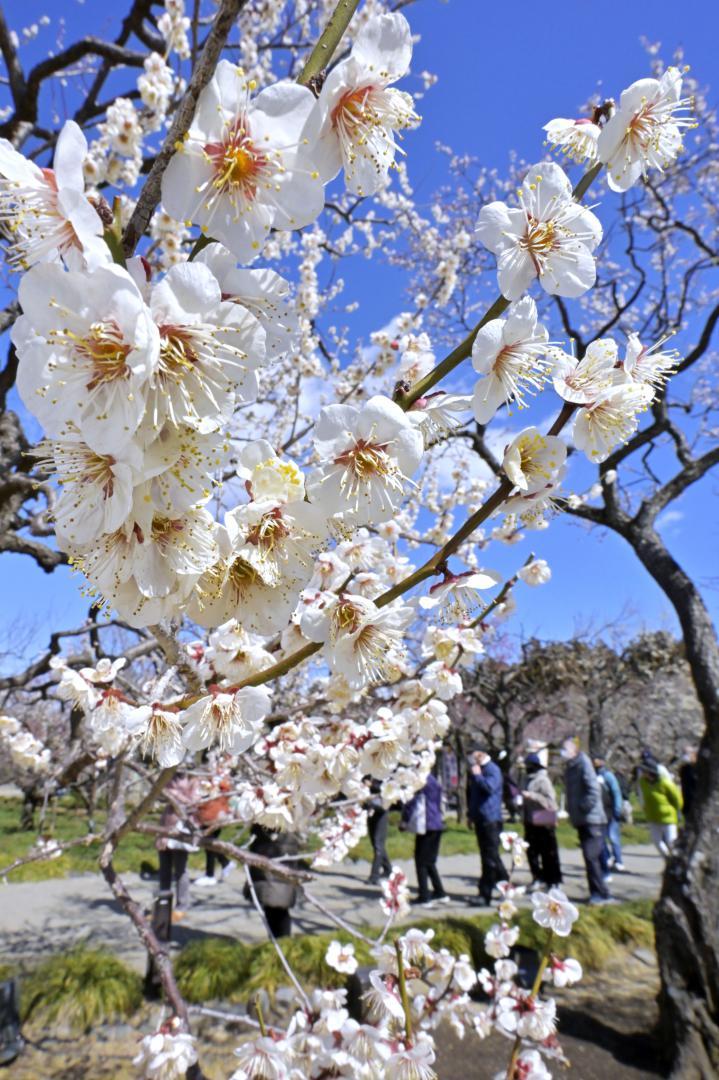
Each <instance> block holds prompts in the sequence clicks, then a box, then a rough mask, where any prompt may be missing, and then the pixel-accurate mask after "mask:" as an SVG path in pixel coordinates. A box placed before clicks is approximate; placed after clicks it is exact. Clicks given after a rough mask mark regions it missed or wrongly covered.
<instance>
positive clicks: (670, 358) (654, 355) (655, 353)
mask: <svg viewBox="0 0 719 1080" xmlns="http://www.w3.org/2000/svg"><path fill="white" fill-rule="evenodd" d="M668 337H669V335H667V337H663V338H662V339H661V340H660V341H657V342H656V344H655V345H649V346H646V345H642V343H641V341H640V340H639V335H638V334H631V333H630V334H628V335H627V338H628V340H627V348H626V352H625V353H624V360H623V361H622V368H623V370H624V372H625V374H626V375H627V376H628V377H629V378H630V379H631V381H632V382H639V383H646V384H647V385H648V386H653V387H655V389H657V390H658V389H660V387H662V386H664V384H665V383H666V381H667V379H668V378H669V376H670V375H671V374H672V373H673V372H674V371H676V369H677V365H678V364H679V361H680V356H679V353H678V352H677V351H676V349H669V350H668V351H666V352H663V351H660V350H661V347H662V345H663V344H664V343H665V342H666V341H667V340H668Z"/></svg>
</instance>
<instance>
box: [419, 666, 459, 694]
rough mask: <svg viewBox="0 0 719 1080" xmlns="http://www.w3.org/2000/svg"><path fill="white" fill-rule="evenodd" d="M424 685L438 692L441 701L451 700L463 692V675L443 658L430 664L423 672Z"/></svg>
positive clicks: (434, 692)
mask: <svg viewBox="0 0 719 1080" xmlns="http://www.w3.org/2000/svg"><path fill="white" fill-rule="evenodd" d="M422 685H423V686H424V687H425V689H426V690H429V691H430V692H431V693H433V694H436V696H437V697H438V698H439V699H440V701H451V700H452V698H453V697H456V696H457V694H461V693H462V676H461V675H460V674H459V672H458V671H455V670H454V668H451V667H448V666H447V665H446V664H445V663H444V661H443V660H435V662H434V663H433V664H428V665H427V667H426V668H425V669H424V671H423V673H422Z"/></svg>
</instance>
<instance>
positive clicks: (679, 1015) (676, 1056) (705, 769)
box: [623, 520, 719, 1080]
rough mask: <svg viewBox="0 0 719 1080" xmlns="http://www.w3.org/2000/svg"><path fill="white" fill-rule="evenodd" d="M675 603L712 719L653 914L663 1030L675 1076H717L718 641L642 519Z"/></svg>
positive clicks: (649, 561) (645, 543) (646, 559)
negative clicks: (685, 818)
mask: <svg viewBox="0 0 719 1080" xmlns="http://www.w3.org/2000/svg"><path fill="white" fill-rule="evenodd" d="M623 534H624V536H625V538H626V539H627V540H628V541H629V543H630V544H631V545H632V547H633V548H634V550H635V551H636V553H637V555H638V557H639V559H640V560H641V562H642V563H643V565H644V566H645V567H646V569H647V570H648V571H649V573H650V574H651V575H652V577H653V578H654V580H655V581H656V582H657V584H658V585H659V586H660V587H661V589H662V590H663V591H664V592H665V593H666V595H667V596H668V597H669V599H670V600H671V602H672V604H673V606H674V609H675V610H676V613H677V615H678V617H679V621H680V623H681V626H682V631H683V633H684V643H685V649H686V658H687V661H688V663H689V666H690V668H691V672H692V678H693V680H694V685H695V687H696V692H697V695H698V697H699V701H700V702H701V705H702V707H703V710H704V715H705V718H706V730H705V732H704V736H703V739H702V743H701V747H700V750H699V758H698V764H697V791H696V797H695V801H694V805H693V808H692V813H691V815H690V817H689V820H688V821H687V823H686V827H685V828H684V829H683V830H682V832H681V834H680V837H679V841H678V843H677V845H676V848H675V850H674V852H673V853H672V856H671V858H670V859H669V862H668V864H667V868H666V873H665V875H664V881H663V884H662V892H661V896H660V898H659V901H658V903H657V906H656V908H655V912H654V924H655V928H656V938H657V956H658V960H659V969H660V972H661V979H662V989H661V994H660V1019H661V1023H660V1033H661V1038H662V1040H663V1042H664V1046H665V1050H666V1053H667V1057H668V1058H669V1060H670V1061H671V1062H672V1065H673V1073H672V1075H673V1076H674V1077H676V1078H677V1080H679V1078H681V1080H696V1078H701V1080H714V1078H716V1077H717V1076H719V646H718V644H717V637H716V632H715V630H714V627H713V625H712V621H711V618H710V616H709V612H708V611H707V609H706V606H705V604H704V602H703V600H702V598H701V596H700V594H699V591H698V590H697V588H696V587H695V585H694V583H693V582H692V580H691V578H690V577H689V576H688V575H687V574H686V573H685V571H684V570H683V569H682V567H681V566H680V565H679V564H678V563H677V562H676V560H675V559H674V558H673V557H672V556H671V555H670V554H669V552H668V551H667V549H666V548H665V547H664V544H663V542H662V540H661V538H660V536H659V535H658V534H657V533H656V531H655V530H654V529H653V528H652V527H649V526H647V525H646V524H639V523H638V522H636V520H635V521H634V522H633V523H632V525H631V526H630V528H629V529H628V530H626V531H625V532H623Z"/></svg>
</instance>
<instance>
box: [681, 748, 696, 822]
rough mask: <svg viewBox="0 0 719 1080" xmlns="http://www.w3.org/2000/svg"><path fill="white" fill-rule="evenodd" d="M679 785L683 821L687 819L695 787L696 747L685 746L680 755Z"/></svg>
mask: <svg viewBox="0 0 719 1080" xmlns="http://www.w3.org/2000/svg"><path fill="white" fill-rule="evenodd" d="M679 784H680V785H681V789H682V800H683V802H684V811H683V813H684V820H685V821H686V820H687V818H688V817H689V815H690V813H691V810H692V804H693V802H694V793H695V791H696V786H697V748H696V746H685V747H684V753H683V754H682V763H681V765H680V766H679Z"/></svg>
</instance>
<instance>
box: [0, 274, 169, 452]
mask: <svg viewBox="0 0 719 1080" xmlns="http://www.w3.org/2000/svg"><path fill="white" fill-rule="evenodd" d="M19 299H20V304H21V306H22V309H23V314H22V316H21V317H20V318H19V319H18V320H17V322H16V323H15V325H14V326H13V329H12V339H13V342H14V344H15V347H16V349H17V352H18V356H19V358H20V365H19V369H18V390H19V391H20V395H21V397H22V398H23V401H24V402H25V404H26V405H27V407H28V408H29V409H31V411H32V412H33V413H34V414H35V416H37V418H38V419H39V420H40V422H41V423H42V425H43V427H44V428H45V432H46V434H47V435H49V436H51V437H53V438H69V439H71V440H74V439H75V438H79V439H81V440H83V441H84V442H85V443H87V444H88V446H90V447H92V449H93V450H95V451H96V452H97V453H99V454H115V453H117V451H118V450H121V449H122V448H123V447H125V446H127V444H128V443H129V442H130V441H131V440H132V438H133V437H134V435H135V432H136V431H137V429H138V426H139V424H140V421H141V420H142V416H143V413H144V409H145V395H146V393H147V391H148V387H149V383H150V380H151V379H152V377H153V375H154V373H155V370H156V368H157V364H158V361H159V353H160V340H159V334H158V331H157V328H156V327H155V325H154V323H153V322H152V319H151V317H150V312H149V311H148V310H147V308H146V306H145V303H144V300H143V297H142V295H141V293H140V291H139V289H138V288H137V285H136V284H135V282H134V281H133V279H132V277H131V276H130V274H129V273H128V272H127V271H126V270H123V269H122V268H121V267H119V266H100V267H98V268H97V269H96V270H95V271H94V272H93V274H92V275H91V276H89V277H88V276H87V275H86V274H84V273H82V272H80V271H71V272H69V273H68V272H66V271H65V270H63V268H62V267H61V266H58V265H56V264H52V263H51V264H46V265H38V266H34V267H33V268H32V270H30V271H29V272H28V273H27V274H25V276H24V277H23V279H22V281H21V282H20V288H19Z"/></svg>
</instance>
